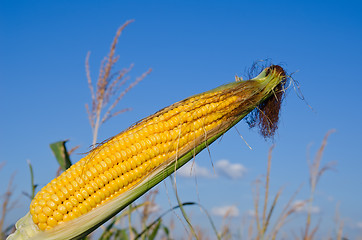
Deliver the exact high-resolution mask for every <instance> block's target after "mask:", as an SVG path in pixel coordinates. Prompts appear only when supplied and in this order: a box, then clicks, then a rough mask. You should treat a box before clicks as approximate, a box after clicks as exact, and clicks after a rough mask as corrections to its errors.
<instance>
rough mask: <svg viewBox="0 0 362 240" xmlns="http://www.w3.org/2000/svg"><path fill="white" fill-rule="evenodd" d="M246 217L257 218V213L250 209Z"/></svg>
mask: <svg viewBox="0 0 362 240" xmlns="http://www.w3.org/2000/svg"><path fill="white" fill-rule="evenodd" d="M246 215H247V216H248V217H256V212H255V210H253V209H249V210H248V211H247V212H246Z"/></svg>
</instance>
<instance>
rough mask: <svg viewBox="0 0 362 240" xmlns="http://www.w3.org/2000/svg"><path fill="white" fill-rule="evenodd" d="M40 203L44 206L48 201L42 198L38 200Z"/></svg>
mask: <svg viewBox="0 0 362 240" xmlns="http://www.w3.org/2000/svg"><path fill="white" fill-rule="evenodd" d="M38 203H39V206H42V207H44V206H45V205H46V202H45V201H44V200H43V199H40V200H39V201H38Z"/></svg>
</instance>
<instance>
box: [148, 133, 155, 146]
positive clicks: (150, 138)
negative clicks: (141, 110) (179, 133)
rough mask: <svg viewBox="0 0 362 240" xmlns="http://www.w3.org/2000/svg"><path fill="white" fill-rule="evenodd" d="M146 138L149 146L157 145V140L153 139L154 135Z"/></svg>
mask: <svg viewBox="0 0 362 240" xmlns="http://www.w3.org/2000/svg"><path fill="white" fill-rule="evenodd" d="M148 138H149V140H150V142H151V146H152V145H156V144H157V138H156V137H155V135H151V136H149V137H148Z"/></svg>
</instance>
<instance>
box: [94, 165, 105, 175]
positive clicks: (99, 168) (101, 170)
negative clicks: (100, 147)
mask: <svg viewBox="0 0 362 240" xmlns="http://www.w3.org/2000/svg"><path fill="white" fill-rule="evenodd" d="M95 168H96V169H97V171H98V173H101V172H103V168H102V166H101V165H100V164H97V165H96V166H95Z"/></svg>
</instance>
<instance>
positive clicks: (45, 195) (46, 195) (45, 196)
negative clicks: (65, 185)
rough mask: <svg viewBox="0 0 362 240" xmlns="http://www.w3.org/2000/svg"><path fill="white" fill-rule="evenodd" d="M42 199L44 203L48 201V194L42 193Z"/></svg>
mask: <svg viewBox="0 0 362 240" xmlns="http://www.w3.org/2000/svg"><path fill="white" fill-rule="evenodd" d="M43 199H44V201H48V200H49V199H50V194H49V193H44V194H43Z"/></svg>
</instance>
